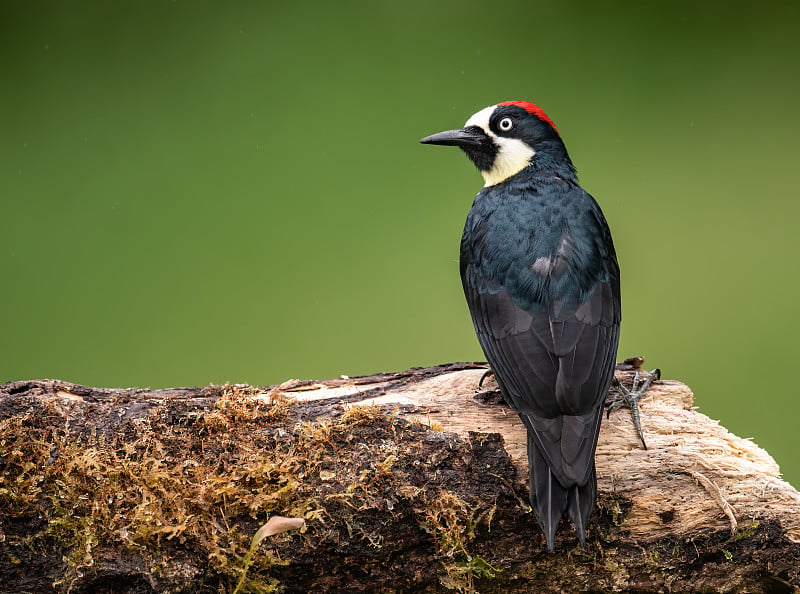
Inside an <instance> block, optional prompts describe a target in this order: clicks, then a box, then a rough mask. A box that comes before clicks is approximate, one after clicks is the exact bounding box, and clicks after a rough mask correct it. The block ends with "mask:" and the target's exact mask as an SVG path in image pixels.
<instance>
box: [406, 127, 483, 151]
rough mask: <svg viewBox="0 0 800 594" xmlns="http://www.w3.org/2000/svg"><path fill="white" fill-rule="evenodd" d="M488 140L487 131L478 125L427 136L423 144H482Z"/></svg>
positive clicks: (462, 145) (422, 141)
mask: <svg viewBox="0 0 800 594" xmlns="http://www.w3.org/2000/svg"><path fill="white" fill-rule="evenodd" d="M486 140H487V137H486V133H485V132H484V131H483V130H481V129H480V128H479V127H477V126H470V127H469V128H461V129H460V130H447V131H446V132H439V133H438V134H431V135H430V136H426V137H425V138H423V139H422V140H420V142H421V143H422V144H443V145H446V146H461V147H464V146H481V145H482V144H484V143H485V142H486Z"/></svg>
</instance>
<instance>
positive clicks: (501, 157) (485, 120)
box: [464, 105, 536, 186]
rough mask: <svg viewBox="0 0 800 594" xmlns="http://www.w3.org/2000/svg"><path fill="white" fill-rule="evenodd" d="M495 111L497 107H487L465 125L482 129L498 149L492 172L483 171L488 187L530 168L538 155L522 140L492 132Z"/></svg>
mask: <svg viewBox="0 0 800 594" xmlns="http://www.w3.org/2000/svg"><path fill="white" fill-rule="evenodd" d="M495 109H497V106H496V105H490V106H489V107H485V108H484V109H482V110H480V111H479V112H478V113H476V114H475V115H473V116H472V117H471V118H470V119H468V120H467V123H466V124H464V127H465V128H468V127H469V126H478V127H479V128H481V129H482V130H483V131H484V132H486V135H487V136H488V137H489V138H491V139H492V140H493V141H494V143H495V144H496V145H497V147H498V150H497V156H496V157H495V159H494V163H493V164H492V169H491V170H490V171H481V175H482V176H483V179H484V180H486V185H487V186H494V185H495V184H499V183H500V182H501V181H504V180H506V179H508V178H509V177H511V176H512V175H516V174H517V173H519V172H520V171H522V170H523V169H525V168H526V167H527V166H528V164H529V163H530V162H531V157H533V156H534V155H535V154H536V151H534V150H533V149H532V148H531V147H530V146H528V144H527V143H525V142H523V141H521V140H520V139H518V138H504V137H502V136H498V135H497V134H495V133H494V132H492V130H491V129H490V128H489V119H490V118H491V117H492V113H493V112H494V110H495Z"/></svg>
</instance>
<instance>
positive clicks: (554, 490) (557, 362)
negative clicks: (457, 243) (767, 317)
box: [420, 101, 636, 552]
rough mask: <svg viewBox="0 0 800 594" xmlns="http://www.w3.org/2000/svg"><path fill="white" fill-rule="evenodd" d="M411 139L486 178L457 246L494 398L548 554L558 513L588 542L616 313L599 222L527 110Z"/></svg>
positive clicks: (516, 108) (605, 235)
mask: <svg viewBox="0 0 800 594" xmlns="http://www.w3.org/2000/svg"><path fill="white" fill-rule="evenodd" d="M420 142H422V143H424V144H442V145H452V146H458V147H459V148H461V149H462V150H463V151H464V152H465V153H466V155H467V157H469V158H470V160H471V161H472V162H473V163H474V164H475V166H476V167H477V168H478V170H479V171H480V172H481V174H482V175H483V178H484V180H485V181H486V185H485V187H484V188H483V189H482V190H481V191H480V193H478V195H477V196H476V198H475V201H474V202H473V204H472V208H471V210H470V211H469V215H468V216H467V222H466V226H465V227H464V234H463V236H462V239H461V281H462V284H463V287H464V294H465V295H466V298H467V304H468V305H469V310H470V313H471V315H472V321H473V324H474V326H475V331H476V333H477V335H478V341H479V342H480V345H481V347H482V348H483V352H484V353H485V355H486V358H487V360H488V361H489V364H490V366H491V368H492V370H493V372H494V375H495V378H496V379H497V383H498V385H499V387H500V390H501V392H502V394H503V397H504V399H505V401H506V402H507V403H508V404H509V405H510V406H511V407H512V408H513V409H514V410H515V411H516V412H517V413H518V414H519V416H520V419H521V420H522V422H523V424H524V425H525V427H526V428H527V432H528V466H529V469H530V501H531V505H532V507H533V509H534V512H535V514H536V517H537V519H538V521H539V524H540V525H541V527H542V529H543V531H544V534H545V537H546V539H547V548H548V550H549V551H551V552H552V551H553V550H554V539H555V533H556V528H557V526H558V523H559V521H560V520H561V518H562V517H563V516H565V515H566V516H569V518H571V519H572V521H573V522H574V524H575V529H576V531H577V533H578V538H579V539H580V542H581V545H584V546H585V544H586V526H587V520H588V519H589V516H590V514H591V512H592V509H593V507H594V503H595V498H596V492H597V479H596V477H595V464H594V452H595V448H596V446H597V436H598V433H599V431H600V420H601V417H602V408H603V402H604V400H605V397H606V393H607V392H608V389H609V385H610V384H611V381H612V378H613V377H614V366H615V359H616V353H617V345H618V342H619V325H620V318H621V313H620V285H619V267H618V265H617V257H616V253H615V251H614V244H613V242H612V240H611V233H610V231H609V228H608V224H607V223H606V220H605V217H604V216H603V213H602V211H601V210H600V207H599V206H598V204H597V202H595V200H594V199H593V198H592V197H591V196H590V195H589V194H588V193H587V192H585V191H584V190H583V189H582V188H581V187H580V185H578V177H577V174H576V171H575V167H574V166H573V164H572V161H571V160H570V158H569V155H568V154H567V149H566V147H565V146H564V143H563V142H562V140H561V137H560V135H559V133H558V131H557V130H556V127H555V124H554V123H553V121H552V120H551V119H550V118H549V117H547V115H546V114H545V113H544V111H542V110H541V109H540V108H539V107H538V106H536V105H534V104H533V103H530V102H527V101H506V102H503V103H498V104H497V105H491V106H489V107H487V108H485V109H482V110H481V111H479V112H478V113H476V114H475V115H473V116H472V117H471V118H469V120H467V123H466V124H465V126H464V127H463V128H461V129H457V130H449V131H446V132H441V133H439V134H433V135H432V136H428V137H426V138H423V139H422V140H421V141H420ZM632 405H633V406H635V405H636V401H635V395H634V399H633V402H632Z"/></svg>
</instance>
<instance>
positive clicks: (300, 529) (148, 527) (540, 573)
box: [0, 359, 800, 593]
mask: <svg viewBox="0 0 800 594" xmlns="http://www.w3.org/2000/svg"><path fill="white" fill-rule="evenodd" d="M640 364H641V359H632V360H628V361H627V362H625V363H624V364H620V365H618V368H617V378H618V379H619V380H620V381H622V382H623V383H626V384H627V385H629V384H630V382H631V381H632V376H633V374H634V372H635V371H636V370H637V369H638V367H639V365H640ZM485 371H486V366H485V365H484V364H476V363H456V364H448V365H441V366H436V367H429V368H420V369H410V370H408V371H404V372H400V373H386V374H379V375H373V376H367V377H357V378H347V377H342V378H339V379H334V380H326V381H319V382H316V381H297V380H292V381H288V382H285V383H284V384H281V385H280V386H270V387H265V388H256V387H251V386H247V385H225V386H209V387H205V388H175V389H166V390H146V389H100V388H90V387H86V386H79V385H75V384H70V383H67V382H63V381H58V380H39V381H21V382H10V383H7V384H5V385H2V386H0V592H14V593H17V592H36V593H40V592H72V593H75V592H87V593H88V592H128V593H133V592H137V593H138V592H220V591H222V592H234V591H237V592H267V591H275V590H278V591H285V592H313V591H325V590H335V591H382V592H412V591H413V592H420V591H430V592H439V591H448V590H457V591H465V592H468V591H480V592H532V591H536V592H574V591H587V590H588V591H631V590H634V591H645V592H649V591H653V592H665V591H670V592H679V591H709V592H711V591H714V592H716V591H730V592H796V591H797V589H798V588H800V570H798V567H799V566H800V494H798V492H797V491H796V490H795V489H794V488H793V487H792V486H791V485H789V484H788V483H786V482H783V481H782V480H781V479H780V473H779V469H778V466H777V465H776V464H775V462H774V461H773V460H772V458H771V457H770V456H769V454H767V452H765V451H764V450H762V449H761V448H759V447H758V446H757V445H756V444H754V443H753V442H752V441H750V440H746V439H742V438H739V437H736V436H735V435H732V434H731V433H729V432H728V431H727V430H726V429H725V428H724V427H722V426H720V425H719V424H718V423H717V422H715V421H712V420H711V419H709V418H708V417H706V416H704V415H702V414H701V413H699V412H697V411H696V410H695V409H694V408H693V395H692V392H691V390H690V389H689V388H688V387H687V386H685V385H684V384H682V383H680V382H677V381H666V380H663V381H657V382H655V383H654V384H653V385H652V386H651V388H650V390H649V391H648V392H647V394H646V396H645V397H644V398H643V399H642V401H641V412H642V425H643V428H644V432H645V439H646V441H647V447H648V449H647V450H645V449H644V448H643V447H642V445H641V442H640V441H639V439H638V437H637V436H636V433H635V431H634V428H633V424H632V422H631V417H630V412H629V411H628V410H627V409H625V408H623V409H618V410H615V411H614V412H612V413H611V414H610V416H609V418H608V419H604V421H603V425H602V429H601V434H600V440H599V443H598V447H597V455H596V462H597V476H598V492H599V495H598V507H597V510H596V511H595V513H594V515H593V516H592V519H591V521H590V525H589V532H588V543H587V547H586V548H585V549H581V548H580V547H578V546H577V539H576V536H575V533H574V529H573V527H572V526H571V524H569V522H567V521H563V522H562V525H561V527H560V529H559V532H558V535H557V541H556V553H555V554H548V553H547V552H546V548H545V545H544V538H543V536H542V534H541V531H540V530H539V527H538V525H537V523H536V520H535V518H534V517H533V514H532V513H531V510H530V507H529V505H528V502H527V498H528V494H527V462H526V451H525V430H524V428H523V426H522V425H521V423H520V421H519V419H518V417H517V416H516V414H515V413H513V411H511V410H510V409H509V408H507V407H506V406H504V405H502V404H501V403H499V401H500V399H499V398H498V397H497V394H496V393H495V392H493V390H492V389H491V388H490V387H489V386H488V385H487V384H488V383H490V381H491V380H489V381H488V382H484V387H483V388H482V389H483V390H484V391H483V392H480V389H479V387H478V386H479V382H480V380H481V377H482V376H483V374H484V373H485ZM617 396H618V395H617V394H616V391H615V390H614V389H612V391H611V393H610V394H609V400H612V399H614V398H615V397H617ZM268 520H269V522H268ZM259 528H261V529H259ZM254 537H255V538H254ZM251 545H252V546H251Z"/></svg>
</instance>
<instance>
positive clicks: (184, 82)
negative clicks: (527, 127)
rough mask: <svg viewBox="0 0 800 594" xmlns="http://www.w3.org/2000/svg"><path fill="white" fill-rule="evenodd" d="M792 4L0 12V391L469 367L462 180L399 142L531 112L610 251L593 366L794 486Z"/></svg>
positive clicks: (9, 5)
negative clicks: (756, 457) (659, 393)
mask: <svg viewBox="0 0 800 594" xmlns="http://www.w3.org/2000/svg"><path fill="white" fill-rule="evenodd" d="M798 6H799V5H798V4H797V3H791V4H790V3H785V4H784V3H779V2H775V3H769V2H767V3H755V2H752V3H736V2H668V3H650V2H625V3H607V2H555V1H550V2H530V1H526V2H517V3H513V2H509V3H506V2H455V1H449V2H438V3H431V2H429V1H425V2H422V1H419V2H417V1H413V2H388V1H380V2H325V3H323V2H317V3H313V2H291V3H289V2H287V3H276V2H255V1H251V2H199V1H182V0H178V1H174V2H170V1H157V2H156V1H150V2H147V1H136V2H100V1H96V2H56V1H52V2H36V1H28V0H25V1H19V2H10V1H5V2H2V4H0V48H2V49H1V50H0V60H1V62H0V66H1V67H0V193H1V198H0V200H1V202H0V225H2V233H1V234H0V306H1V307H0V381H7V380H16V379H26V378H44V377H48V378H61V379H65V380H70V381H74V382H80V383H85V384H90V385H100V386H132V385H133V386H153V387H157V386H158V387H164V386H177V385H203V384H207V383H211V382H213V383H221V382H225V381H230V382H250V383H252V384H271V383H277V382H281V381H283V380H286V379H288V378H293V377H299V378H326V377H331V376H336V375H339V374H350V375H354V374H364V373H371V372H377V371H394V370H401V369H404V368H407V367H409V366H414V365H429V364H435V363H440V362H447V361H457V360H475V359H481V358H482V354H481V352H480V350H479V347H478V345H477V342H476V340H475V338H474V336H473V331H472V328H471V324H470V321H469V317H468V314H467V309H466V306H465V304H464V302H463V297H462V295H461V288H460V283H459V279H458V266H457V257H458V242H459V239H460V235H461V229H462V225H463V221H464V218H465V215H466V212H467V210H468V208H469V206H470V203H471V200H472V197H473V195H474V194H475V193H476V192H477V191H478V190H479V189H480V187H481V185H482V180H481V179H480V176H479V175H478V173H477V172H476V171H475V170H474V169H473V168H472V166H471V165H470V163H469V162H468V161H467V160H466V159H465V158H464V156H463V155H462V154H460V152H459V151H458V150H455V149H449V150H448V149H443V148H439V147H433V148H432V147H426V146H422V145H420V144H418V140H419V138H421V137H422V136H425V135H427V134H430V133H433V132H437V131H440V130H443V129H448V128H453V127H458V126H460V125H462V124H463V122H464V121H465V120H466V119H467V117H468V116H469V115H471V114H472V113H473V112H475V111H477V110H478V109H480V108H482V107H484V106H486V105H489V104H493V103H496V102H498V101H501V100H507V99H529V100H533V101H536V102H537V103H539V104H540V105H541V106H542V107H543V108H544V109H545V110H546V111H547V112H548V114H549V115H550V116H551V117H552V118H553V119H554V120H555V122H556V124H557V125H558V127H559V131H560V132H561V134H562V137H563V138H564V139H565V141H566V143H567V146H568V148H569V149H570V153H571V155H572V158H573V160H574V161H575V163H576V165H577V167H578V170H579V172H580V174H581V180H582V183H583V185H584V187H586V188H587V189H588V190H589V191H590V192H591V193H592V194H593V195H594V196H595V197H596V198H597V199H598V201H599V202H600V204H601V205H602V207H603V209H604V211H605V213H606V216H607V218H608V220H609V222H610V224H611V227H612V230H613V232H614V237H615V242H616V246H617V251H618V253H619V258H620V264H621V267H622V272H623V281H622V284H623V311H624V320H623V330H622V342H621V348H620V356H621V357H623V356H630V355H637V354H644V355H646V356H647V364H648V366H659V367H661V368H662V369H663V371H664V376H665V377H666V378H675V379H680V380H682V381H685V382H687V383H688V384H689V385H690V386H691V387H692V388H693V389H694V391H695V393H696V398H697V405H698V406H699V407H700V410H701V411H702V412H704V413H706V414H708V415H710V416H712V417H714V418H718V419H721V421H722V422H723V424H724V425H726V426H727V427H729V428H730V429H731V430H732V431H734V432H736V433H738V434H740V435H743V436H748V437H753V438H755V439H756V441H757V442H758V443H759V444H760V445H762V446H763V447H765V448H766V449H768V450H769V451H770V452H771V453H772V454H773V455H774V456H775V458H776V459H777V460H778V462H779V463H780V464H781V466H782V469H783V471H784V473H785V476H786V477H787V478H788V479H789V480H790V481H793V482H794V483H795V484H800V461H799V460H798V459H797V451H798V447H800V435H799V432H798V430H797V427H796V425H797V420H798V416H800V400H798V398H797V397H796V393H797V390H796V388H795V386H796V381H797V380H796V377H795V375H796V374H795V369H796V368H797V367H796V366H797V347H796V344H797V343H796V337H797V336H798V334H799V332H798V331H800V315H798V307H797V304H796V301H797V292H798V288H799V287H800V281H798V274H797V272H798V270H797V268H798V267H797V254H798V248H799V247H800V240H798V232H797V231H798V220H799V219H798V215H800V201H798V196H797V191H796V189H795V188H796V179H795V178H796V175H795V171H796V168H797V156H798V137H800V114H799V113H798V95H799V94H800V93H799V92H800V68H799V67H798V64H800V49H798V48H800V45H798V43H797V31H798V30H799V29H798V26H799V25H800V8H799V7H798Z"/></svg>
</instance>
